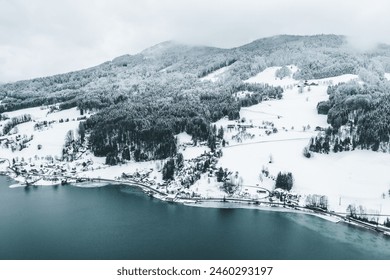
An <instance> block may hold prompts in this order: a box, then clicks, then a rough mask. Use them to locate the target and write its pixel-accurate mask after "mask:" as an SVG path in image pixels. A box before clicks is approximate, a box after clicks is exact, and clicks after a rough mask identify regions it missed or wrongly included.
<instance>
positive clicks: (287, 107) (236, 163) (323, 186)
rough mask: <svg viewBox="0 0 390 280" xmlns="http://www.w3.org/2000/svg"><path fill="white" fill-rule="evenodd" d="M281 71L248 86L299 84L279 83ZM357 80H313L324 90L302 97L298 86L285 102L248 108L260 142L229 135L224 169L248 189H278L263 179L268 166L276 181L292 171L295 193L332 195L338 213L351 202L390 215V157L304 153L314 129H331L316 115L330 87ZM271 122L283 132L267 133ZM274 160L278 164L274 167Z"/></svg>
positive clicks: (245, 110)
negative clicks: (265, 126) (236, 175)
mask: <svg viewBox="0 0 390 280" xmlns="http://www.w3.org/2000/svg"><path fill="white" fill-rule="evenodd" d="M277 69H278V67H271V68H267V69H266V70H265V71H263V72H262V73H260V74H258V75H256V76H255V77H253V78H251V79H249V80H247V82H256V83H267V84H272V85H280V86H287V85H291V84H298V81H294V80H293V79H292V78H285V81H283V80H284V79H283V80H280V79H275V78H274V77H275V76H274V75H275V71H276V70H277ZM293 69H294V68H293ZM352 79H357V76H356V75H342V76H339V77H333V78H328V79H322V80H313V82H315V83H318V86H311V88H310V91H308V89H307V88H305V90H304V91H303V93H299V91H298V88H297V87H293V88H292V89H287V90H286V89H285V91H284V93H283V99H282V100H272V101H266V102H262V103H260V104H257V105H255V106H251V107H248V108H242V110H241V112H240V117H241V119H242V118H245V122H246V123H250V124H252V125H253V126H254V127H253V128H248V129H247V130H246V131H247V132H248V133H251V134H252V135H254V138H253V139H249V140H244V141H242V142H240V143H237V142H235V141H233V140H232V139H231V137H232V135H234V134H235V133H237V130H233V131H230V132H227V133H225V136H224V138H225V140H226V141H229V144H230V145H229V146H227V147H226V148H224V149H223V156H222V158H221V159H220V160H219V163H218V166H222V167H223V168H228V169H229V170H231V171H233V172H236V171H237V172H238V173H239V176H241V177H242V178H243V184H244V185H257V184H259V185H260V186H264V187H266V188H268V189H273V186H274V181H273V180H270V179H268V178H264V177H262V178H260V173H261V170H262V168H266V169H268V170H269V172H270V174H271V175H272V176H275V177H276V175H277V173H278V172H279V171H282V172H283V171H285V172H292V174H293V176H294V187H293V191H294V192H297V193H299V194H301V195H302V196H305V195H308V194H320V195H327V196H328V197H329V204H330V208H331V209H332V210H337V211H340V212H345V211H346V208H347V206H348V204H351V203H352V204H355V205H356V206H359V205H362V206H363V207H365V208H366V210H367V212H371V213H372V212H381V213H387V214H390V197H389V195H388V191H389V189H390V173H388V170H389V167H390V155H389V154H383V153H377V152H372V151H362V150H356V151H351V152H342V153H331V154H328V155H323V154H314V157H313V158H310V159H308V158H305V157H304V156H303V154H302V151H303V149H304V147H305V146H307V144H308V143H309V140H308V139H309V138H310V137H311V136H313V135H316V133H317V132H315V131H314V128H315V127H316V126H321V127H327V126H328V124H327V122H326V116H324V115H318V114H317V111H316V106H317V103H318V102H319V101H322V100H327V99H328V95H327V94H326V89H327V85H328V84H330V83H332V84H337V83H339V82H347V81H349V80H352ZM309 82H311V81H309ZM267 121H268V122H272V123H274V126H275V127H276V128H277V129H278V133H273V134H271V135H268V136H267V135H264V133H262V131H261V130H260V129H259V128H258V126H261V125H263V123H264V122H267ZM216 124H217V126H218V127H219V126H223V127H226V126H227V125H228V124H234V122H232V121H228V120H226V119H222V120H220V121H218V122H217V123H216ZM307 125H309V126H310V128H309V129H307ZM303 126H306V127H305V128H303ZM292 127H294V129H292ZM270 157H271V158H272V163H269V161H270ZM383 194H385V198H383Z"/></svg>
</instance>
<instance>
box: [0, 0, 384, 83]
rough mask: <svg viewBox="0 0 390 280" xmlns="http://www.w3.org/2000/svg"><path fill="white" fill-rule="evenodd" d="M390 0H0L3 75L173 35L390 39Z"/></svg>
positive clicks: (229, 40) (232, 42)
mask: <svg viewBox="0 0 390 280" xmlns="http://www.w3.org/2000/svg"><path fill="white" fill-rule="evenodd" d="M389 11H390V1H388V0H367V1H366V0H356V1H342V0H337V1H336V0H324V1H315V0H294V1H293V0H238V1H229V0H224V1H223V0H90V1H87V0H60V1H54V0H0V82H8V81H16V80H20V79H29V78H34V77H39V76H46V75H53V74H57V73H64V72H68V71H72V70H78V69H83V68H87V67H90V66H94V65H97V64H100V63H102V62H104V61H107V60H111V59H112V58H114V57H117V56H120V55H122V54H135V53H138V52H140V51H141V50H143V49H145V48H147V47H149V46H151V45H154V44H157V43H159V42H162V41H166V40H177V41H181V42H186V43H191V44H202V45H210V46H216V47H223V48H230V47H235V46H239V45H242V44H246V43H249V42H251V41H253V40H255V39H259V38H262V37H266V36H272V35H277V34H300V35H304V34H321V33H325V34H329V33H335V34H345V35H349V36H352V38H353V41H354V42H355V43H356V44H357V45H359V46H361V47H367V46H370V45H371V44H372V43H373V42H377V41H380V42H385V43H390V32H389V31H388V28H389V26H390V16H389V15H388V13H389Z"/></svg>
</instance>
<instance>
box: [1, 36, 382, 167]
mask: <svg viewBox="0 0 390 280" xmlns="http://www.w3.org/2000/svg"><path fill="white" fill-rule="evenodd" d="M389 57H390V49H389V47H388V46H386V45H381V46H378V48H376V49H375V50H371V51H367V52H358V51H356V50H354V49H353V48H352V47H351V46H349V44H348V42H347V40H346V38H345V37H343V36H336V35H317V36H290V35H281V36H275V37H270V38H264V39H260V40H256V41H254V42H252V43H250V44H247V45H244V46H241V47H237V48H233V49H219V48H212V47H205V46H188V45H185V44H180V43H177V42H172V41H169V42H163V43H161V44H158V45H156V46H153V47H151V48H148V49H146V50H144V51H143V52H141V53H139V54H136V55H124V56H121V57H118V58H115V59H113V60H112V61H109V62H105V63H103V64H101V65H98V66H96V67H92V68H89V69H85V70H81V71H77V72H70V73H66V74H60V75H55V76H51V77H45V78H37V79H32V80H27V81H19V82H16V83H9V84H3V85H0V100H1V103H0V113H2V112H7V111H12V110H16V109H20V108H27V107H34V106H40V105H43V104H55V103H58V102H61V105H60V107H61V108H63V109H65V108H71V107H75V106H77V107H78V108H79V109H80V110H83V111H84V110H91V111H92V110H93V111H94V112H96V113H95V114H94V115H93V116H92V117H91V118H90V119H89V120H88V121H87V123H86V128H87V129H88V131H89V132H90V143H91V148H92V150H93V151H94V153H95V154H96V155H101V156H107V157H108V162H109V163H112V164H115V163H117V162H118V161H120V160H122V159H135V160H148V159H156V158H166V157H169V156H172V155H174V154H175V153H176V144H175V138H174V135H175V134H177V133H179V132H183V131H186V132H187V133H189V134H191V135H192V136H193V138H194V139H195V140H197V141H208V143H209V145H210V146H213V143H214V142H215V139H214V138H215V135H214V134H213V131H212V129H211V128H210V123H211V122H213V121H216V120H218V119H219V118H221V117H223V116H228V117H229V118H230V119H237V118H238V117H239V110H240V107H241V106H250V105H253V104H256V103H258V102H261V101H262V100H263V99H264V98H267V99H268V98H281V97H282V92H283V90H282V88H280V87H276V88H275V87H271V86H267V85H256V84H251V85H249V84H247V83H244V82H243V81H244V80H245V79H248V78H250V77H252V76H254V75H256V74H257V73H259V72H260V71H262V70H264V69H265V68H266V67H269V66H284V65H288V64H295V65H297V66H298V68H299V69H300V70H299V71H298V72H296V73H295V74H294V77H295V78H296V79H310V78H324V77H330V76H336V75H341V74H358V73H359V71H361V69H367V71H370V65H372V64H373V63H374V64H378V65H380V68H381V69H382V70H381V71H383V72H384V71H389V70H390V59H389ZM227 66H228V67H227ZM224 67H226V71H224V73H223V75H222V76H221V77H220V78H219V79H217V81H215V82H211V81H209V80H205V79H201V78H203V77H205V76H207V75H208V74H210V73H213V72H214V71H216V70H218V69H222V68H224ZM242 91H246V92H248V93H250V94H247V96H246V97H244V98H237V97H236V95H235V94H236V93H237V92H242Z"/></svg>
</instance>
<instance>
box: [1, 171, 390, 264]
mask: <svg viewBox="0 0 390 280" xmlns="http://www.w3.org/2000/svg"><path fill="white" fill-rule="evenodd" d="M12 183H13V182H11V181H10V180H9V179H8V178H7V177H3V176H0V259H305V260H306V259H390V238H386V237H384V236H381V235H378V234H376V233H373V232H369V231H367V230H364V229H360V228H355V227H352V226H348V225H345V224H334V223H331V222H328V221H325V220H322V219H320V218H317V217H312V216H309V215H303V214H294V213H281V212H268V211H259V210H255V209H215V208H199V207H188V206H183V205H177V204H169V203H165V202H161V201H158V200H156V199H152V198H150V197H148V196H145V195H144V194H143V193H141V192H140V191H138V190H136V189H134V188H132V187H129V186H107V187H101V188H79V187H73V186H58V187H29V188H28V189H25V188H12V189H11V188H9V185H11V184H12Z"/></svg>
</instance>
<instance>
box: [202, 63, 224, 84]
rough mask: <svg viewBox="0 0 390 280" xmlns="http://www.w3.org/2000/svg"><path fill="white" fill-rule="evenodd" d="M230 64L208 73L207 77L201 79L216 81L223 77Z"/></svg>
mask: <svg viewBox="0 0 390 280" xmlns="http://www.w3.org/2000/svg"><path fill="white" fill-rule="evenodd" d="M229 68H230V66H225V67H222V68H219V69H218V70H215V71H213V72H211V73H210V74H208V75H206V76H205V77H203V78H201V79H200V80H201V81H210V82H216V81H218V80H220V79H221V78H223V76H224V75H223V74H224V73H225V72H226V71H228V70H229Z"/></svg>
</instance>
